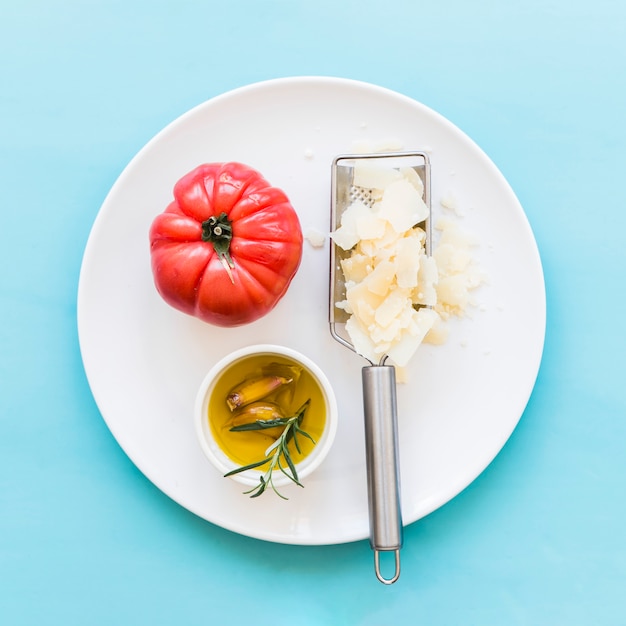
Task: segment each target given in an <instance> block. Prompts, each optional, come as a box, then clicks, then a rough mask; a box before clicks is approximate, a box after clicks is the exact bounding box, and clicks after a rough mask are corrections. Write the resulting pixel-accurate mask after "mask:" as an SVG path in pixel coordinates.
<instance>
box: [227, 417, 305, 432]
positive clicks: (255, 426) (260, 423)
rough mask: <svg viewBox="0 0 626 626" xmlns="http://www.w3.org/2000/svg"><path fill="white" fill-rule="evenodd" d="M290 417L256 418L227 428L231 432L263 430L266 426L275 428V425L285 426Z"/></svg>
mask: <svg viewBox="0 0 626 626" xmlns="http://www.w3.org/2000/svg"><path fill="white" fill-rule="evenodd" d="M291 419H293V418H291V417H277V418H276V419H273V420H256V421H254V422H249V423H248V424H239V426H233V427H232V428H229V430H230V432H232V433H241V432H245V431H248V430H265V429H266V428H276V426H285V425H286V424H288V423H289V420H291Z"/></svg>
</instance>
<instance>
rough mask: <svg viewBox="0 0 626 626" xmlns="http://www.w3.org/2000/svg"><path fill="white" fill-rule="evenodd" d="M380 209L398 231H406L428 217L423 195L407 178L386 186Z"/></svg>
mask: <svg viewBox="0 0 626 626" xmlns="http://www.w3.org/2000/svg"><path fill="white" fill-rule="evenodd" d="M378 211H379V213H380V214H381V215H384V216H385V219H386V220H387V221H388V222H389V223H390V224H391V226H392V227H393V229H394V230H395V231H396V232H397V233H403V232H406V231H407V230H408V229H409V228H412V227H413V226H415V225H416V224H419V223H420V222H423V221H424V220H425V219H426V218H427V217H428V207H427V206H426V204H425V203H424V200H423V199H422V196H421V195H420V194H419V192H418V191H417V190H416V189H415V187H414V186H413V185H412V184H411V183H410V182H409V181H408V180H406V179H405V178H403V179H401V180H397V181H394V182H392V183H391V184H390V185H389V186H387V187H386V188H385V190H384V192H383V197H382V200H381V201H380V207H379V209H378Z"/></svg>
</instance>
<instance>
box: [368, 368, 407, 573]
mask: <svg viewBox="0 0 626 626" xmlns="http://www.w3.org/2000/svg"><path fill="white" fill-rule="evenodd" d="M362 380H363V408H364V418H365V457H366V464H367V490H368V503H369V521H370V546H371V547H372V550H374V564H375V571H376V576H377V577H378V579H379V580H380V581H381V582H382V583H385V584H391V583H394V582H395V581H396V580H398V577H399V576H400V548H401V547H402V511H401V506H400V467H399V458H398V426H397V422H398V419H397V404H396V371H395V368H394V367H393V366H390V365H371V366H367V367H364V368H363V369H362ZM381 552H394V553H395V572H394V576H393V577H391V578H385V577H384V576H383V575H382V574H381V571H380V553H381Z"/></svg>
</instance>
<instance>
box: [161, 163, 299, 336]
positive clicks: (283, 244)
mask: <svg viewBox="0 0 626 626" xmlns="http://www.w3.org/2000/svg"><path fill="white" fill-rule="evenodd" d="M150 253H151V257H152V273H153V275H154V282H155V285H156V288H157V290H158V292H159V293H160V294H161V296H162V297H163V299H164V300H165V301H166V302H167V303H168V304H170V305H171V306H173V307H175V308H176V309H179V310H180V311H183V312H184V313H188V314H189V315H195V316H196V317H199V318H200V319H202V320H204V321H205V322H209V323H210V324H217V325H218V326H239V325H241V324H247V323H249V322H253V321H254V320H256V319H259V318H260V317H262V316H263V315H265V314H266V313H268V312H269V311H271V310H272V309H273V308H274V306H275V305H276V303H277V302H278V301H279V300H280V299H281V298H282V297H283V296H284V295H285V293H286V291H287V288H288V287H289V283H290V282H291V279H292V278H293V276H294V275H295V273H296V271H297V269H298V267H299V265H300V259H301V258H302V231H301V228H300V222H299V221H298V216H297V215H296V212H295V211H294V209H293V207H292V206H291V203H290V202H289V199H288V198H287V196H286V195H285V193H284V192H283V191H281V190H280V189H277V188H276V187H272V186H271V185H270V184H269V183H268V182H267V181H266V180H265V179H264V178H263V176H262V175H261V174H260V173H259V172H257V171H256V170H254V169H252V168H251V167H249V166H247V165H243V164H242V163H208V164H205V165H200V166H199V167H197V168H196V169H194V170H193V171H192V172H189V174H186V175H185V176H183V177H182V178H181V179H180V180H179V181H178V182H177V183H176V185H175V186H174V201H173V202H172V203H171V204H170V205H169V206H168V207H167V209H166V210H165V211H164V212H163V213H161V214H160V215H158V216H157V217H156V218H155V220H154V222H153V223H152V227H151V228H150Z"/></svg>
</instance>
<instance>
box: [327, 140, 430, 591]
mask: <svg viewBox="0 0 626 626" xmlns="http://www.w3.org/2000/svg"><path fill="white" fill-rule="evenodd" d="M363 159H365V160H367V161H369V162H370V163H372V164H375V165H377V166H382V167H390V168H405V167H412V168H413V169H414V170H415V171H416V172H417V174H418V175H419V177H420V178H421V180H422V183H423V185H424V197H423V199H424V202H425V204H426V206H427V208H428V212H429V217H428V218H427V219H426V221H425V223H421V224H420V226H422V227H423V228H424V230H425V232H426V242H425V247H426V253H427V254H430V253H431V241H432V225H431V219H430V213H431V203H430V160H429V158H428V156H427V154H426V153H425V152H421V151H417V152H389V153H375V154H362V155H357V154H346V155H340V156H338V157H336V158H335V159H334V160H333V164H332V173H331V186H332V193H331V231H335V230H336V229H337V228H338V227H339V226H340V224H341V216H342V214H343V211H345V210H346V209H347V208H348V207H349V206H350V204H351V203H352V202H353V201H354V200H357V199H358V200H360V201H362V202H363V203H365V204H367V205H368V206H370V207H371V206H372V205H373V204H374V201H375V198H374V196H373V193H372V190H371V189H365V188H362V187H357V186H355V185H354V183H353V175H354V168H355V166H356V165H357V164H358V163H359V161H360V160H363ZM330 250H331V252H330V297H329V324H330V333H331V335H332V337H333V338H334V339H335V340H336V341H338V342H339V343H340V344H341V345H343V346H345V347H347V348H349V349H351V350H353V351H355V352H356V350H355V347H354V345H353V344H352V342H351V340H350V337H349V335H348V333H347V331H346V329H345V323H346V322H347V320H348V318H349V314H348V313H346V312H345V311H344V310H343V309H341V308H338V307H337V306H335V305H336V303H337V302H341V301H343V300H345V297H346V288H345V280H344V277H343V273H342V270H341V266H340V262H341V260H342V259H344V258H347V257H348V256H349V255H350V251H344V250H342V249H341V248H340V247H339V246H337V245H336V244H335V243H333V242H332V241H331V245H330ZM364 358H365V357H364ZM386 360H387V356H386V355H383V356H382V357H381V359H380V361H379V362H378V363H372V362H371V361H368V362H369V365H367V366H365V367H363V369H362V385H363V414H364V425H365V453H366V455H365V456H366V467H367V491H368V510H369V527H370V533H369V534H370V546H371V548H372V550H373V551H374V569H375V573H376V577H377V578H378V580H380V581H381V582H382V583H384V584H387V585H390V584H392V583H394V582H396V581H397V580H398V578H399V576H400V549H401V547H402V542H403V528H402V509H401V503H400V464H399V457H398V428H397V404H396V377H395V368H394V367H393V365H386ZM383 552H393V554H394V572H393V575H392V576H390V577H386V576H384V575H383V573H382V571H381V561H380V554H381V553H383Z"/></svg>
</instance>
